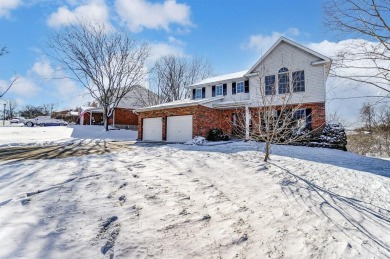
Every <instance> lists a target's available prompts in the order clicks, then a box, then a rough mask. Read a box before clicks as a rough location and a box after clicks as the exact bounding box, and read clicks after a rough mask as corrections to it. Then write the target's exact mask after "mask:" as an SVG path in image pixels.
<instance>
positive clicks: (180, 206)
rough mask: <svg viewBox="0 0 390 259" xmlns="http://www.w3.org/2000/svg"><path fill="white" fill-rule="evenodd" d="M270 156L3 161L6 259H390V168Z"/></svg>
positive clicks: (242, 147) (128, 152)
mask: <svg viewBox="0 0 390 259" xmlns="http://www.w3.org/2000/svg"><path fill="white" fill-rule="evenodd" d="M259 149H261V144H257V143H244V142H235V143H231V144H226V145H220V146H207V147H206V146H186V145H165V146H143V145H134V146H131V148H130V149H129V148H127V149H121V150H117V151H115V152H114V153H107V154H103V155H90V156H82V157H70V158H64V159H51V160H26V161H7V162H0V168H1V169H0V240H2V249H0V257H1V258H9V257H18V256H19V257H26V258H64V257H69V258H99V257H110V256H111V255H114V256H115V257H116V258H137V257H140V258H145V257H149V256H150V257H155V258H194V257H195V258H196V257H198V258H219V257H222V258H232V257H238V258H245V257H246V258H265V257H271V258H279V257H283V256H285V257H287V258H312V257H315V258H318V257H320V258H357V257H359V258H373V257H378V258H383V257H389V256H390V191H389V190H390V178H388V177H386V176H380V175H378V174H382V175H387V176H388V172H390V162H388V161H384V160H378V159H371V158H364V157H361V156H355V155H353V154H350V153H348V152H342V151H337V150H327V149H318V148H302V147H288V146H280V147H274V148H273V153H274V154H273V156H272V160H271V162H270V163H269V164H264V163H262V162H261V159H260V156H261V153H260V152H259V151H257V150H259ZM318 154H322V155H321V156H319V155H318ZM283 155H290V156H292V157H294V158H290V157H286V156H283ZM362 159H363V160H362ZM365 159H369V160H365ZM360 161H364V163H361V164H359V163H360ZM369 161H371V164H370V163H369ZM358 169H359V170H360V171H358Z"/></svg>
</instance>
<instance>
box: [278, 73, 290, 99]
mask: <svg viewBox="0 0 390 259" xmlns="http://www.w3.org/2000/svg"><path fill="white" fill-rule="evenodd" d="M278 84H279V94H285V93H289V92H290V80H289V74H288V68H286V67H282V68H281V69H279V72H278Z"/></svg>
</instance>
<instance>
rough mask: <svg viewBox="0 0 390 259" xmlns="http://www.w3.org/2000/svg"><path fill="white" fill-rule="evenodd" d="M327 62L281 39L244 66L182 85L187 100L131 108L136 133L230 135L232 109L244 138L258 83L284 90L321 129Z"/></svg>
mask: <svg viewBox="0 0 390 259" xmlns="http://www.w3.org/2000/svg"><path fill="white" fill-rule="evenodd" d="M330 65H331V60H330V59H329V58H328V57H325V56H323V55H321V54H319V53H317V52H315V51H313V50H311V49H309V48H307V47H304V46H302V45H300V44H297V43H295V42H293V41H291V40H289V39H286V38H284V37H281V38H280V39H279V40H278V41H277V42H276V43H275V44H274V45H273V46H272V47H271V48H270V49H269V50H268V51H267V52H266V53H265V54H264V55H263V56H262V57H261V58H260V60H258V61H257V62H256V64H254V65H253V66H252V67H251V68H250V69H249V70H247V71H242V72H238V73H233V74H228V75H222V76H217V77H212V78H207V79H205V80H202V81H200V82H198V83H196V84H193V85H190V86H188V88H190V89H191V92H192V99H188V100H180V101H175V102H170V103H165V104H160V105H155V106H150V107H145V108H140V109H137V110H136V112H137V113H138V114H139V120H138V137H139V139H142V140H154V141H161V140H166V141H168V142H184V141H187V140H190V139H192V138H193V137H194V136H204V137H206V136H207V134H208V132H209V130H210V129H213V128H221V129H222V130H223V131H224V133H227V134H232V133H233V127H234V119H235V115H236V114H237V112H238V111H241V112H242V113H244V114H245V117H246V119H245V123H246V124H247V125H245V126H246V127H245V129H246V131H247V132H246V136H249V129H250V127H249V125H250V123H251V122H250V118H251V114H254V113H256V111H258V110H259V109H261V107H262V106H263V105H262V104H261V97H260V96H259V92H260V91H259V90H260V87H263V88H264V89H263V90H264V92H265V93H267V94H269V95H272V94H275V95H279V96H280V98H283V96H285V95H286V93H287V92H290V93H291V101H290V102H289V103H290V104H291V105H294V104H298V103H299V106H300V110H299V112H300V116H301V118H302V117H303V118H304V119H305V120H306V123H307V125H308V127H309V128H312V129H321V128H322V127H323V126H324V124H325V99H326V96H325V95H326V87H325V83H326V79H327V76H328V73H329V69H330ZM274 105H278V104H277V103H276V104H273V105H272V106H274Z"/></svg>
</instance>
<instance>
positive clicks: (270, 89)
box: [265, 75, 275, 95]
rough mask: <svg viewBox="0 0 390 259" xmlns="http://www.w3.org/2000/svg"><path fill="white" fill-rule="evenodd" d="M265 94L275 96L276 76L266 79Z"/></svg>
mask: <svg viewBox="0 0 390 259" xmlns="http://www.w3.org/2000/svg"><path fill="white" fill-rule="evenodd" d="M265 94H266V95H272V94H275V75H272V76H266V77H265Z"/></svg>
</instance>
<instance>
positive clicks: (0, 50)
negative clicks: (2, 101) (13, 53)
mask: <svg viewBox="0 0 390 259" xmlns="http://www.w3.org/2000/svg"><path fill="white" fill-rule="evenodd" d="M8 53H9V52H8V50H7V48H6V47H1V48H0V57H1V56H3V55H5V54H8ZM18 78H19V76H18V75H16V76H14V77H13V78H12V80H11V82H10V83H9V84H8V86H6V87H5V89H4V90H3V92H0V98H2V97H3V96H4V95H5V94H6V93H7V92H8V91H9V89H11V87H12V86H13V85H14V84H15V83H16V82H17V80H18Z"/></svg>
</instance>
